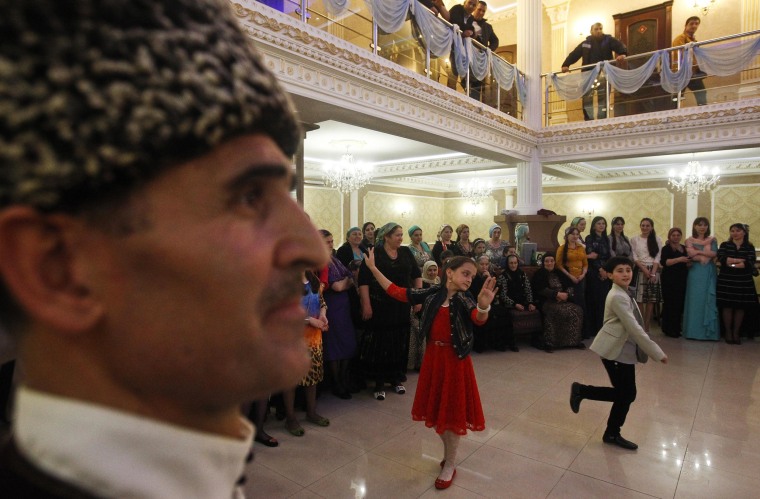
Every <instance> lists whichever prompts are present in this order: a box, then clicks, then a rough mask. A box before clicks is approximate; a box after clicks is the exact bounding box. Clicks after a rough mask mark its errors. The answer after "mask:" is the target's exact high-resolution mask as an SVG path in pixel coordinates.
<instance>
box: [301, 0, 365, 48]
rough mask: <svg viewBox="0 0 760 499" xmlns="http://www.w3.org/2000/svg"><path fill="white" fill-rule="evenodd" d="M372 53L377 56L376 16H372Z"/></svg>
mask: <svg viewBox="0 0 760 499" xmlns="http://www.w3.org/2000/svg"><path fill="white" fill-rule="evenodd" d="M304 1H305V0H304ZM372 53H373V54H375V55H377V21H376V20H375V16H372Z"/></svg>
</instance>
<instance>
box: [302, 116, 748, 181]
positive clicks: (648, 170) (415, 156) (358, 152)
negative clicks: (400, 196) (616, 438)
mask: <svg viewBox="0 0 760 499" xmlns="http://www.w3.org/2000/svg"><path fill="white" fill-rule="evenodd" d="M317 124H318V125H319V129H317V130H314V131H311V132H308V134H307V136H306V140H305V144H304V156H305V159H306V171H305V176H306V180H307V181H309V182H312V183H319V182H321V165H322V164H324V163H330V162H336V161H338V160H339V159H340V157H341V155H343V154H344V153H345V152H346V147H345V145H344V143H343V142H344V141H358V142H362V143H363V145H362V146H359V147H357V146H356V145H352V146H351V147H350V152H351V153H352V154H353V155H354V157H355V159H356V161H358V162H363V163H368V164H371V165H373V166H374V168H375V177H376V178H377V180H378V181H381V183H385V184H389V185H399V186H403V184H404V181H405V179H406V180H408V179H409V177H411V176H414V177H416V179H417V181H418V182H417V183H416V184H415V188H418V189H419V188H422V189H424V188H429V189H431V190H436V191H454V190H456V188H457V185H458V184H459V183H461V182H463V181H466V180H469V179H472V178H478V179H481V180H483V181H489V182H493V183H494V185H516V175H517V171H516V169H515V167H514V164H507V163H504V162H500V161H495V160H491V159H485V158H476V157H474V156H471V155H469V154H466V153H464V152H462V151H458V150H456V149H453V148H452V149H446V148H444V147H440V146H436V145H431V144H427V143H423V142H419V141H416V140H412V139H408V138H403V137H398V136H394V135H392V134H388V133H384V132H379V131H376V130H372V129H370V128H364V127H359V126H356V125H350V124H346V123H341V122H340V121H336V120H326V121H321V122H318V123H317ZM443 158H459V159H462V160H463V161H462V163H463V164H462V166H461V167H451V166H447V167H446V168H442V167H438V166H434V165H432V164H431V166H430V167H427V168H421V169H419V170H418V172H417V173H413V174H410V173H409V172H405V173H404V174H403V175H402V176H398V175H396V174H394V173H388V172H386V171H383V166H389V165H401V164H407V163H420V164H423V165H424V164H425V163H426V162H431V163H433V162H434V160H436V159H443ZM467 158H474V159H477V160H478V161H475V162H472V161H470V162H466V161H464V160H465V159H467ZM693 160H697V161H699V162H701V163H702V164H703V165H704V166H707V167H710V168H712V167H714V166H717V167H718V168H719V169H720V170H721V174H722V175H726V174H729V175H730V174H732V171H731V168H732V166H736V165H741V164H746V163H752V164H754V165H755V167H754V168H751V169H750V170H747V169H746V168H745V169H742V170H741V173H744V174H746V173H756V172H758V171H760V167H758V165H760V163H759V162H760V148H746V149H727V150H719V151H705V152H697V153H694V154H671V155H660V156H638V157H628V158H621V159H603V160H598V161H586V162H576V163H574V164H573V165H572V166H573V167H572V168H570V167H569V165H563V164H550V165H544V182H545V183H546V184H547V185H551V184H553V183H554V184H556V183H562V184H564V185H566V184H568V183H576V184H584V183H585V184H588V183H590V182H620V181H626V182H630V181H631V180H632V178H631V176H630V175H626V176H622V177H618V176H616V172H620V171H621V170H625V171H626V172H628V173H630V172H632V171H633V172H636V174H637V175H638V176H639V177H640V179H641V180H657V179H665V178H667V175H668V172H669V171H670V170H672V169H678V168H680V167H683V166H684V165H685V164H686V163H688V162H689V161H693ZM393 171H396V170H393ZM734 173H735V172H734ZM420 180H422V181H423V183H422V184H420V183H419V181H420Z"/></svg>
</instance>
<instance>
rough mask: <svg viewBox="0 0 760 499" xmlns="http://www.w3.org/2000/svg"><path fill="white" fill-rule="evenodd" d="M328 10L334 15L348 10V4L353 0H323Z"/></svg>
mask: <svg viewBox="0 0 760 499" xmlns="http://www.w3.org/2000/svg"><path fill="white" fill-rule="evenodd" d="M323 1H324V3H325V8H326V9H327V12H329V13H330V14H332V15H333V16H337V15H339V14H342V13H343V12H345V11H346V10H348V6H349V5H350V4H351V0H323Z"/></svg>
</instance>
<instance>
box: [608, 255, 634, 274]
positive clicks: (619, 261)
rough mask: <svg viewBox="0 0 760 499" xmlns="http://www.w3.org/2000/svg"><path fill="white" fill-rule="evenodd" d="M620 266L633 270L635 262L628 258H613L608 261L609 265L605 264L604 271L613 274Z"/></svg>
mask: <svg viewBox="0 0 760 499" xmlns="http://www.w3.org/2000/svg"><path fill="white" fill-rule="evenodd" d="M619 265H628V266H629V267H631V269H633V268H634V267H633V262H632V261H631V259H630V258H628V257H626V256H613V257H612V258H610V259H609V260H607V263H605V264H604V270H605V271H606V272H609V273H612V272H613V271H614V270H615V267H617V266H619Z"/></svg>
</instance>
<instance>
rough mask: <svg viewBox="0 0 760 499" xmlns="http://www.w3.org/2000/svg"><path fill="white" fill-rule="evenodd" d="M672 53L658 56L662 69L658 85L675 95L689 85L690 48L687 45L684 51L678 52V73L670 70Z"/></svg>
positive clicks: (666, 52)
mask: <svg viewBox="0 0 760 499" xmlns="http://www.w3.org/2000/svg"><path fill="white" fill-rule="evenodd" d="M672 53H673V52H670V51H663V52H662V53H661V54H660V57H661V62H662V69H661V70H660V85H661V86H662V88H663V89H664V90H665V91H666V92H669V93H671V94H677V93H678V92H680V91H681V90H683V89H684V88H686V85H688V84H689V80H691V57H692V47H691V45H687V46H686V48H685V49H684V50H681V51H679V52H678V56H677V57H678V67H679V69H678V71H675V72H674V71H672V70H671V69H670V57H671V55H670V54H672Z"/></svg>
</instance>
